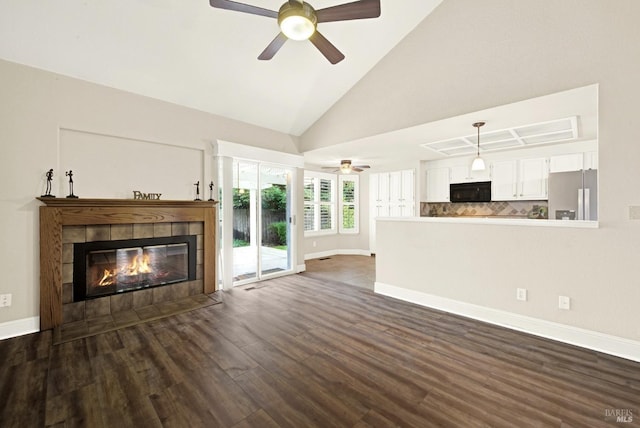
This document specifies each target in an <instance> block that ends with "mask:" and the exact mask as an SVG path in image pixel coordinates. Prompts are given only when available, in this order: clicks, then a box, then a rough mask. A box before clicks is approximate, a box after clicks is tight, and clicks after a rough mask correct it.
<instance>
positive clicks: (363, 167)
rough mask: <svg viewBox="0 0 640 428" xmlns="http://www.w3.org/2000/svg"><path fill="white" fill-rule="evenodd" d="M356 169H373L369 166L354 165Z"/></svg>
mask: <svg viewBox="0 0 640 428" xmlns="http://www.w3.org/2000/svg"><path fill="white" fill-rule="evenodd" d="M353 167H354V168H360V169H368V168H371V167H370V166H369V165H354V166H353Z"/></svg>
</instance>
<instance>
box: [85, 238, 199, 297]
mask: <svg viewBox="0 0 640 428" xmlns="http://www.w3.org/2000/svg"><path fill="white" fill-rule="evenodd" d="M174 238H175V237H174ZM183 238H184V239H183V241H184V242H162V241H175V240H176V239H173V238H149V239H145V240H129V241H105V242H103V243H102V244H103V245H100V244H101V243H86V244H83V245H80V246H79V248H78V249H76V248H74V250H75V251H77V252H81V254H74V300H76V301H77V300H81V299H83V298H91V297H98V296H104V295H109V294H115V293H121V292H125V291H131V290H138V289H141V288H146V287H155V286H158V285H164V284H172V283H176V282H182V281H189V280H191V279H195V278H194V276H195V272H194V271H195V241H194V240H193V239H191V237H190V236H185V237H183ZM194 238H195V237H194ZM189 241H193V242H191V244H192V247H191V245H190V242H189ZM105 247H106V248H105ZM190 247H191V248H190ZM77 256H79V258H80V260H76V257H77ZM76 262H80V263H77V264H76ZM76 266H77V267H78V270H79V272H76ZM83 280H84V281H83ZM76 282H77V283H76ZM82 283H84V284H82ZM82 294H84V295H82Z"/></svg>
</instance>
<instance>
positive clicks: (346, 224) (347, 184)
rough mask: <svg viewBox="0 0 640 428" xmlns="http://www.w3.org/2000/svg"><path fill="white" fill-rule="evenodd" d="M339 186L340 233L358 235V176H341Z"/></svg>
mask: <svg viewBox="0 0 640 428" xmlns="http://www.w3.org/2000/svg"><path fill="white" fill-rule="evenodd" d="M338 182H339V186H340V195H339V201H340V207H339V213H340V219H339V221H340V227H339V230H340V233H358V223H359V222H358V218H359V210H358V176H357V175H341V176H339V177H338Z"/></svg>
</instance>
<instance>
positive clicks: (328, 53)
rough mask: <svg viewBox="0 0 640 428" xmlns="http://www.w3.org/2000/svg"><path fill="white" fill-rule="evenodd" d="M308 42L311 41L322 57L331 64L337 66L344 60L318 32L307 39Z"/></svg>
mask: <svg viewBox="0 0 640 428" xmlns="http://www.w3.org/2000/svg"><path fill="white" fill-rule="evenodd" d="M309 40H311V43H313V45H314V46H315V47H316V48H318V50H319V51H320V52H321V53H322V55H324V56H325V58H327V59H328V60H329V62H330V63H331V64H337V63H339V62H340V61H342V60H343V59H344V55H343V53H342V52H340V51H339V50H338V48H336V47H335V46H333V45H332V44H331V42H330V41H329V40H327V39H326V38H325V37H324V36H323V35H322V34H320V33H319V32H318V31H315V32H314V33H313V34H312V35H311V37H309Z"/></svg>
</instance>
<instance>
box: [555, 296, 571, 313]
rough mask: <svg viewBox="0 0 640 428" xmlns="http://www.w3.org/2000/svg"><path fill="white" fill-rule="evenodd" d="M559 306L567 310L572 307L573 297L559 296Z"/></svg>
mask: <svg viewBox="0 0 640 428" xmlns="http://www.w3.org/2000/svg"><path fill="white" fill-rule="evenodd" d="M558 308H560V309H565V310H569V309H571V299H570V298H569V297H567V296H559V297H558Z"/></svg>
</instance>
